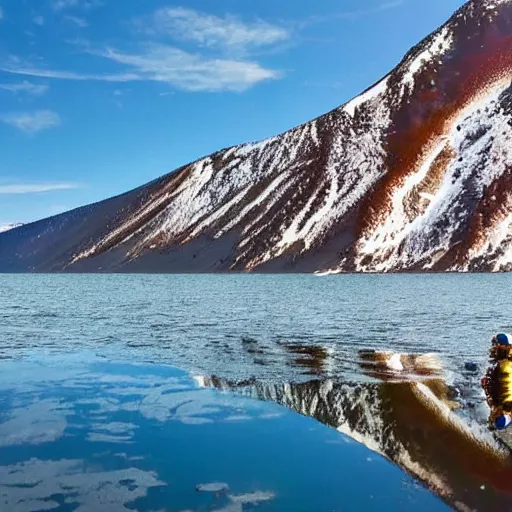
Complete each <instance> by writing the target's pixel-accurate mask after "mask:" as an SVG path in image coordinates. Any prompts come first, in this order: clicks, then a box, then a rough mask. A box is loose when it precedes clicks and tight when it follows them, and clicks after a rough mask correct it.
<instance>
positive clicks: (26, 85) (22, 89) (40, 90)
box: [0, 80, 48, 96]
mask: <svg viewBox="0 0 512 512" xmlns="http://www.w3.org/2000/svg"><path fill="white" fill-rule="evenodd" d="M0 89H3V90H4V91H10V92H14V93H26V94H32V95H34V96H41V95H42V94H44V93H45V92H46V91H47V90H48V86H47V85H46V84H33V83H31V82H28V81H27V80H24V81H23V82H21V83H16V84H0Z"/></svg>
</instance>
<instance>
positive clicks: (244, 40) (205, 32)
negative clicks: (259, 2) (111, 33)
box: [136, 7, 290, 54]
mask: <svg viewBox="0 0 512 512" xmlns="http://www.w3.org/2000/svg"><path fill="white" fill-rule="evenodd" d="M136 25H137V26H138V27H139V28H140V29H142V30H143V31H144V32H146V33H147V34H152V35H164V36H168V37H170V38H172V39H173V40H175V41H182V42H190V43H195V44H197V45H199V46H200V47H206V48H213V49H218V50H222V51H227V52H229V53H236V54H243V53H246V52H248V51H249V50H250V49H251V48H259V47H262V46H269V45H272V44H275V43H278V42H282V41H285V40H287V39H289V38H290V33H289V31H288V30H286V29H285V28H283V27H280V26H277V25H272V24H270V23H267V22H265V21H261V20H256V21H252V22H244V21H242V20H241V19H239V18H237V17H235V16H231V15H226V16H224V17H219V16H214V15H211V14H205V13H202V12H198V11H194V10H192V9H187V8H183V7H169V8H163V9H159V10H157V11H156V12H155V13H153V14H152V15H151V16H150V17H147V18H143V19H140V20H137V21H136Z"/></svg>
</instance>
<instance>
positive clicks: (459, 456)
mask: <svg viewBox="0 0 512 512" xmlns="http://www.w3.org/2000/svg"><path fill="white" fill-rule="evenodd" d="M511 284H512V277H510V276H509V275H506V274H503V275H494V276H489V275H429V276H419V275H392V276H380V275H371V276H359V275H353V276H330V277H322V278H320V277H315V276H298V275H293V276H260V275H230V276H193V275H190V276H155V275H149V276H143V275H130V276H124V275H78V276H74V275H51V276H50V275H15V276H9V275H3V276H0V287H1V288H0V290H1V291H0V359H2V361H0V510H9V511H13V512H16V511H18V510H19V511H30V512H32V511H38V510H62V511H68V510H80V511H86V510H92V511H96V510H99V511H101V510H105V511H107V510H108V511H109V512H110V511H117V510H140V511H143V512H149V511H157V510H158V511H163V510H165V511H173V512H174V511H176V512H179V511H191V510H193V511H202V510H223V511H232V512H234V511H244V510H249V509H251V508H253V507H255V506H257V507H258V509H261V510H273V511H274V510H275V511H277V510H279V511H288V510H289V511H295V512H296V511H308V512H316V511H318V512H322V511H326V512H327V511H348V510H354V511H356V510H357V511H361V510H375V509H379V510H404V511H405V510H411V509H414V510H433V511H436V510H447V509H449V506H451V507H454V508H458V509H460V510H462V509H463V507H467V508H470V509H472V510H486V509H487V510H491V509H495V508H494V507H501V509H503V507H505V509H510V506H512V499H511V496H512V495H511V494H510V492H509V491H512V489H509V488H508V486H509V484H506V485H505V486H503V485H502V481H503V480H505V481H506V482H512V469H510V475H509V473H508V472H509V466H508V459H506V460H505V459H504V455H503V450H502V447H499V446H495V443H494V440H493V439H492V438H491V436H490V434H489V433H488V432H487V431H486V429H485V417H486V414H487V410H486V406H485V403H484V400H483V396H482V392H481V390H480V388H479V385H478V382H479V378H480V374H481V372H482V371H483V370H484V367H485V364H486V362H487V350H488V348H489V340H490V338H491V336H492V335H493V334H494V333H495V332H496V331H498V330H505V331H511V330H512V318H511V317H510V312H511V311H512V297H511V294H510V293H509V290H510V288H511V287H510V285H511ZM366 349H377V350H391V351H397V352H402V353H409V352H412V353H424V352H430V351H432V352H437V353H439V354H440V355H441V358H442V361H443V366H444V376H443V379H444V380H445V381H446V383H447V385H448V386H449V387H450V389H451V390H455V391H456V392H457V393H455V395H456V399H457V400H458V402H459V406H460V410H458V411H457V418H458V419H456V420H454V421H451V420H450V422H448V423H446V421H445V420H444V419H443V420H442V421H438V418H437V417H434V416H435V415H436V414H437V415H438V416H442V414H440V413H439V414H438V413H435V414H434V416H433V417H434V419H433V420H432V418H430V416H428V415H427V416H428V417H427V416H425V417H423V416H422V415H425V414H426V413H425V410H424V407H423V405H422V403H423V402H425V400H424V399H423V398H421V399H420V400H419V401H418V396H419V395H418V393H419V394H420V395H421V396H423V395H424V396H425V397H428V396H429V395H428V393H429V391H428V389H426V388H424V387H421V386H420V387H417V386H416V387H412V388H411V387H409V386H408V385H401V384H396V383H393V384H389V383H385V382H379V381H378V379H375V377H374V376H372V375H371V373H368V372H364V371H362V366H361V364H360V360H359V359H360V358H359V351H360V350H366ZM468 361H471V362H476V363H478V365H479V372H476V373H468V372H466V371H465V370H464V363H465V362H468ZM177 367H179V368H181V370H176V369H175V368H177ZM192 376H195V377H196V378H195V380H194V379H193V378H192ZM455 395H454V396H455ZM418 404H419V405H418ZM418 407H419V409H418ZM443 414H444V413H443ZM411 418H413V419H414V418H416V419H414V420H411ZM431 420H432V421H431ZM329 427H330V428H329ZM474 439H476V441H474ZM432 440H434V441H432ZM468 440H469V441H468ZM482 443H483V444H482ZM486 443H487V444H486ZM493 443H494V444H493ZM482 446H484V448H481V447H482ZM447 447H448V449H447ZM450 450H451V451H450ZM470 453H473V458H472V459H470V457H469V454H470ZM386 459H388V460H386ZM504 460H505V462H503V461H504ZM390 461H392V462H394V463H395V464H396V465H393V464H392V463H391V462H390ZM482 461H484V462H485V464H484V463H483V462H482ZM489 461H491V462H490V463H489V464H491V466H492V465H495V464H497V465H500V468H501V469H500V471H498V472H496V471H493V470H492V471H487V470H486V471H478V470H477V469H478V467H482V468H488V467H489V464H487V462H489ZM480 462H482V464H480ZM503 475H505V476H506V475H509V476H507V477H506V478H505V477H503ZM203 484H204V487H199V491H198V490H197V488H196V487H197V486H201V485H203ZM426 488H430V489H431V490H432V491H435V493H437V494H439V495H440V496H442V498H443V500H444V502H445V503H446V504H445V503H443V501H441V500H440V499H439V498H437V497H435V496H434V494H433V493H430V492H428V491H427V490H426Z"/></svg>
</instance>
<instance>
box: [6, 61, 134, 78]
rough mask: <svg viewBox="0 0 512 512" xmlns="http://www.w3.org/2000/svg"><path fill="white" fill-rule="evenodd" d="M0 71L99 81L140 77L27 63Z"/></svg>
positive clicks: (40, 76) (41, 76)
mask: <svg viewBox="0 0 512 512" xmlns="http://www.w3.org/2000/svg"><path fill="white" fill-rule="evenodd" d="M0 71H5V72H6V73H11V74H14V75H24V76H34V77H39V78H54V79H56V80H77V81H86V80H97V81H101V82H131V81H135V80H140V78H139V77H138V76H137V75H135V74H133V73H126V74H117V75H116V74H114V75H108V74H104V75H101V74H88V73H74V72H72V71H55V70H51V69H38V68H35V67H31V66H28V65H20V64H14V65H11V66H9V67H5V68H0Z"/></svg>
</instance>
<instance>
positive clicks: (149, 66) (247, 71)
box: [2, 43, 280, 91]
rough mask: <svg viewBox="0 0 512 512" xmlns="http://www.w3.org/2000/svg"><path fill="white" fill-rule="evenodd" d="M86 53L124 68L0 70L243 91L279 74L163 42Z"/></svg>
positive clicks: (17, 65) (17, 66) (19, 67)
mask: <svg viewBox="0 0 512 512" xmlns="http://www.w3.org/2000/svg"><path fill="white" fill-rule="evenodd" d="M89 53H90V54H92V55H96V56H99V57H103V58H105V59H108V60H111V61H113V62H115V63H116V64H120V65H123V66H124V67H125V68H126V69H125V71H124V72H123V73H119V74H108V75H107V74H105V75H101V74H81V73H75V72H69V71H55V70H45V69H38V68H35V67H31V66H26V65H23V64H20V63H19V62H17V63H14V64H11V66H10V67H4V68H2V71H5V72H8V73H14V74H18V75H26V76H36V77H44V78H54V79H61V80H100V81H105V82H131V81H152V82H164V83H167V84H169V85H172V86H174V87H176V88H178V89H182V90H186V91H243V90H246V89H248V88H249V87H251V86H252V85H254V84H256V83H258V82H262V81H264V80H270V79H276V78H278V77H279V76H280V74H279V73H278V72H277V71H274V70H270V69H266V68H263V67H262V66H260V64H258V63H257V62H252V61H247V60H234V59H233V60H232V59H215V58H207V57H204V56H202V55H200V54H193V53H188V52H185V51H183V50H180V49H178V48H174V47H172V46H168V45H164V44H154V43H149V44H146V45H144V46H143V48H142V49H141V51H139V52H138V53H124V52H121V51H118V50H115V49H112V48H108V49H106V50H101V51H92V50H89Z"/></svg>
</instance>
